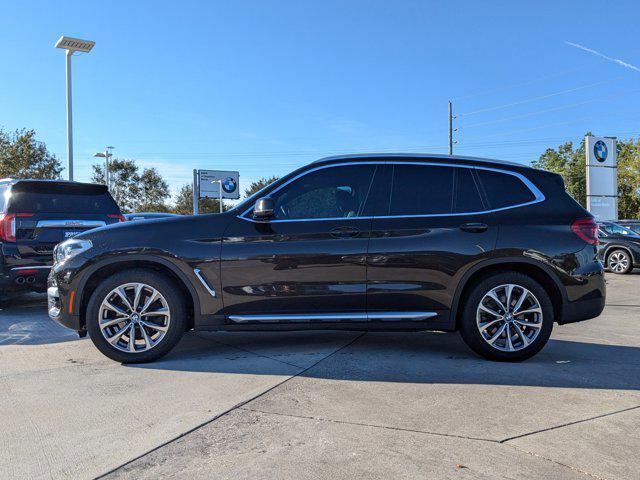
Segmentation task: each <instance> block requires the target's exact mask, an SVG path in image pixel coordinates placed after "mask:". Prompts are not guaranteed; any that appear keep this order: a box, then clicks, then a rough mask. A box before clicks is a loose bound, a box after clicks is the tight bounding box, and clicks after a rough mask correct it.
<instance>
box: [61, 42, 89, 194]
mask: <svg viewBox="0 0 640 480" xmlns="http://www.w3.org/2000/svg"><path fill="white" fill-rule="evenodd" d="M95 44H96V42H92V41H90V40H79V39H77V38H71V37H65V36H62V37H60V39H59V40H58V41H57V42H56V48H62V49H63V50H66V51H67V55H66V57H67V157H68V160H69V180H71V181H73V128H72V125H71V56H72V55H73V52H84V53H88V52H90V51H91V49H92V48H93V46H94V45H95Z"/></svg>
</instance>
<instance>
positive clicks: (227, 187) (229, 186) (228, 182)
mask: <svg viewBox="0 0 640 480" xmlns="http://www.w3.org/2000/svg"><path fill="white" fill-rule="evenodd" d="M606 148H607V147H605V156H606ZM236 188H238V185H236V181H235V180H234V179H233V178H231V177H227V178H225V179H224V180H223V181H222V189H223V190H224V191H225V192H227V193H232V192H235V191H236Z"/></svg>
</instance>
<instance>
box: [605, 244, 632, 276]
mask: <svg viewBox="0 0 640 480" xmlns="http://www.w3.org/2000/svg"><path fill="white" fill-rule="evenodd" d="M607 268H608V269H609V271H611V272H613V273H629V272H630V271H631V270H632V269H633V265H632V262H631V257H630V256H629V253H628V252H627V251H626V250H622V249H616V250H613V251H612V252H611V253H610V254H609V255H607Z"/></svg>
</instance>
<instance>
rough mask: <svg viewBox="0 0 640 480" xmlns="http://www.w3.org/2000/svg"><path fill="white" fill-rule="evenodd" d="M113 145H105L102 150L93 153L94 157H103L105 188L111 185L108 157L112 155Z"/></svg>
mask: <svg viewBox="0 0 640 480" xmlns="http://www.w3.org/2000/svg"><path fill="white" fill-rule="evenodd" d="M114 148H115V147H105V149H104V152H98V153H94V154H93V156H94V157H98V158H104V182H105V183H106V184H107V188H109V187H111V175H110V174H109V158H111V157H113V153H111V150H113V149H114Z"/></svg>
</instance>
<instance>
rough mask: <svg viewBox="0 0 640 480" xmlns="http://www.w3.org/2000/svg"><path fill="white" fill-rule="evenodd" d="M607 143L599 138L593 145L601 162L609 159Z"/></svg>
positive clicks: (597, 158) (594, 151)
mask: <svg viewBox="0 0 640 480" xmlns="http://www.w3.org/2000/svg"><path fill="white" fill-rule="evenodd" d="M607 153H608V152H607V145H606V144H605V143H604V142H603V141H602V140H598V141H597V142H596V143H595V145H594V146H593V154H594V155H595V157H596V160H598V161H599V162H600V163H602V162H604V161H605V160H606V159H607Z"/></svg>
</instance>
